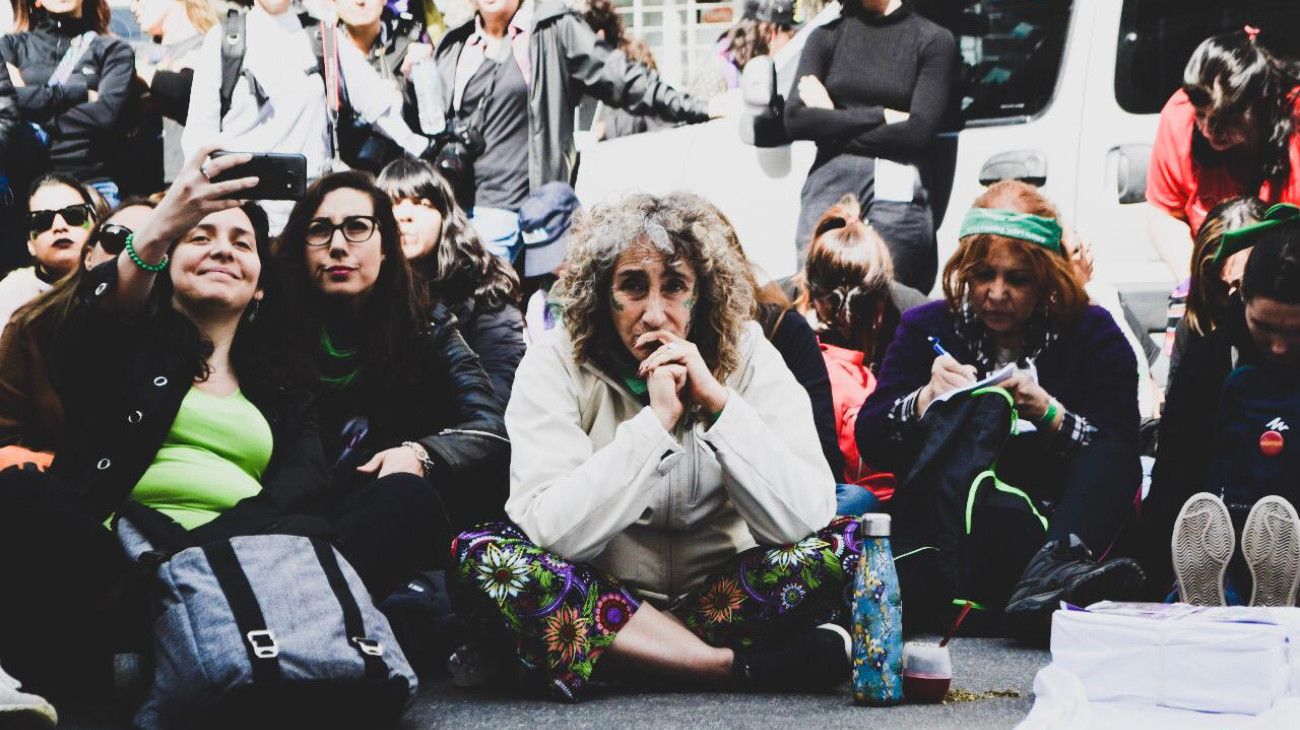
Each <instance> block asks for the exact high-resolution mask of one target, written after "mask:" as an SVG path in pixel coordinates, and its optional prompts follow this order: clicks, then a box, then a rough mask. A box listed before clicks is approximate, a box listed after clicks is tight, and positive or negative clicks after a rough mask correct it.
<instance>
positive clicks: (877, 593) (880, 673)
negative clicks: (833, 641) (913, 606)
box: [853, 514, 903, 705]
mask: <svg viewBox="0 0 1300 730" xmlns="http://www.w3.org/2000/svg"><path fill="white" fill-rule="evenodd" d="M858 525H859V530H858V532H859V536H860V537H861V539H862V557H861V558H860V559H859V561H858V574H857V576H856V577H855V578H854V583H853V701H854V703H856V704H859V705H894V704H898V703H899V702H902V701H903V602H902V599H901V598H899V595H898V573H896V572H895V571H894V555H893V552H892V551H890V549H889V515H883V514H866V515H863V516H862V520H861V521H860V522H859V523H858Z"/></svg>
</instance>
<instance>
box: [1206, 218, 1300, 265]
mask: <svg viewBox="0 0 1300 730" xmlns="http://www.w3.org/2000/svg"><path fill="white" fill-rule="evenodd" d="M1287 225H1292V226H1300V208H1297V207H1296V206H1294V205H1291V204H1289V203H1278V204H1277V205H1275V206H1273V207H1272V208H1269V209H1268V212H1267V213H1265V214H1264V217H1263V218H1261V219H1260V220H1259V222H1258V223H1251V224H1250V225H1248V226H1242V227H1241V228H1238V229H1237V230H1235V231H1228V232H1227V233H1225V234H1223V238H1222V239H1220V240H1219V248H1218V249H1217V250H1216V251H1215V252H1214V258H1213V259H1211V262H1212V263H1216V264H1219V263H1223V262H1224V261H1226V260H1227V259H1228V258H1230V257H1231V256H1232V255H1233V254H1235V253H1238V252H1241V251H1245V250H1246V249H1248V248H1250V247H1251V246H1254V245H1255V242H1256V241H1258V240H1259V239H1260V237H1261V236H1263V235H1264V233H1265V232H1267V231H1271V230H1273V229H1274V228H1277V227H1279V226H1287Z"/></svg>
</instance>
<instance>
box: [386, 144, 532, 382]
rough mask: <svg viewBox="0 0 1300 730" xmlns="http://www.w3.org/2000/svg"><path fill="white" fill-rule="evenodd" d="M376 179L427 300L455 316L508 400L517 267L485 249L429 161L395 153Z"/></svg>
mask: <svg viewBox="0 0 1300 730" xmlns="http://www.w3.org/2000/svg"><path fill="white" fill-rule="evenodd" d="M376 184H377V185H379V187H380V188H382V189H383V190H384V192H385V193H387V194H388V197H389V199H391V200H392V201H393V214H394V215H396V216H397V226H398V228H399V230H400V231H401V233H402V253H403V254H404V255H405V256H406V259H407V261H409V262H410V264H411V271H412V274H413V275H414V276H415V280H416V283H417V285H419V286H423V287H425V288H426V289H427V293H428V296H429V299H430V303H431V304H443V305H445V306H446V307H447V308H448V309H449V310H451V312H452V313H453V314H455V315H456V319H457V322H458V324H457V326H458V328H459V329H460V332H461V334H462V335H463V336H464V337H465V342H467V343H469V346H470V347H472V348H473V349H474V352H476V353H478V356H479V359H480V360H482V362H483V369H484V370H486V371H487V373H488V377H489V378H491V379H492V387H493V389H495V390H496V394H497V397H498V398H500V399H501V402H502V403H507V402H509V401H510V388H511V386H512V385H513V384H514V382H515V370H516V369H518V367H519V361H520V360H522V359H523V357H524V334H523V332H524V318H523V313H522V312H520V310H519V278H518V276H516V274H515V270H514V269H513V268H512V267H511V266H510V264H508V263H506V262H504V261H502V260H501V258H500V257H497V256H493V255H492V254H491V253H489V252H488V250H487V248H486V247H485V246H484V245H483V242H482V240H480V239H479V236H478V232H477V231H476V230H475V229H474V227H473V226H472V225H470V222H469V216H468V215H466V214H465V211H464V210H463V209H462V208H461V207H460V205H459V204H457V202H456V195H455V193H454V192H453V191H452V189H451V185H450V184H449V183H448V182H447V180H446V179H445V178H443V177H442V175H439V174H438V172H437V171H436V170H434V169H433V166H432V165H430V164H429V163H427V162H424V161H423V160H416V159H412V158H410V157H405V158H402V159H399V160H395V161H393V162H391V163H389V164H388V166H387V167H385V168H384V170H383V172H381V173H380V174H379V179H378V180H377V181H376Z"/></svg>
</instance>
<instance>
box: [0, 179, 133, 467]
mask: <svg viewBox="0 0 1300 730" xmlns="http://www.w3.org/2000/svg"><path fill="white" fill-rule="evenodd" d="M154 206H155V204H154V203H153V202H150V201H149V200H147V199H144V198H135V199H132V200H128V201H126V202H124V203H122V204H121V205H119V206H118V207H117V209H116V210H114V211H113V212H112V213H110V214H109V215H108V217H107V218H106V219H105V220H104V222H103V223H101V224H99V225H98V226H97V227H96V228H95V229H94V231H93V232H92V233H91V234H90V238H89V240H87V241H86V245H85V246H84V247H83V251H82V259H81V265H80V266H78V267H76V268H74V269H73V270H72V272H71V273H70V274H69V275H68V276H65V277H63V278H62V279H60V280H59V281H58V282H57V283H55V284H54V286H53V288H51V289H50V290H49V291H47V292H45V293H43V294H40V295H38V296H37V297H36V298H34V299H32V300H31V301H30V302H28V303H26V304H24V305H23V306H21V307H19V309H18V311H16V312H14V314H13V317H11V318H10V320H9V325H8V326H7V327H6V328H5V330H4V335H3V336H0V468H4V467H7V466H11V465H14V464H24V463H34V464H37V465H38V466H41V467H47V466H49V464H50V461H51V460H52V458H53V456H54V448H55V446H56V444H57V443H58V440H59V437H60V436H61V434H62V433H63V402H62V401H61V400H60V399H59V395H58V393H57V392H55V390H54V386H53V384H52V382H51V380H50V377H51V369H50V362H49V354H50V348H51V347H52V346H53V342H54V337H55V335H57V334H58V332H59V330H60V329H61V328H62V327H63V323H64V322H65V321H66V320H67V318H68V315H69V314H71V312H72V307H73V305H74V304H75V303H76V298H77V289H78V287H79V286H80V284H81V279H82V276H83V275H84V273H85V272H86V271H89V270H91V269H93V268H95V267H96V266H98V265H99V264H101V263H103V262H105V261H108V260H110V259H112V258H113V257H115V256H117V255H118V254H120V253H122V243H123V235H122V232H123V231H127V232H129V231H132V230H138V229H139V228H140V227H141V226H143V225H144V223H145V222H146V221H147V220H148V219H149V216H150V215H151V214H152V212H153V209H154Z"/></svg>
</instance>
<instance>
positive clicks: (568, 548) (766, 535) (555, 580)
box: [452, 194, 859, 700]
mask: <svg viewBox="0 0 1300 730" xmlns="http://www.w3.org/2000/svg"><path fill="white" fill-rule="evenodd" d="M571 235H572V236H573V239H572V240H571V243H570V246H571V247H570V252H571V253H570V257H569V261H568V268H567V271H566V273H565V275H564V278H563V279H562V280H561V281H560V284H559V289H558V290H559V292H560V296H561V298H562V301H563V303H564V305H565V314H564V322H565V327H564V328H563V329H558V328H557V329H555V330H551V332H550V333H549V335H548V338H547V339H543V340H542V341H540V342H538V343H535V344H534V345H533V347H532V348H531V349H529V351H528V353H527V354H526V355H525V356H524V360H523V363H522V364H520V366H519V372H518V375H517V376H516V381H515V389H514V392H513V394H512V397H511V400H510V404H509V406H508V408H507V410H506V427H507V430H508V431H509V434H510V440H511V442H512V444H513V445H514V447H513V448H514V454H513V459H512V463H511V493H510V499H509V501H508V502H507V504H506V513H507V514H508V516H509V517H510V519H511V520H512V521H513V523H498V524H490V525H484V526H482V527H480V528H477V529H475V530H472V531H470V532H466V533H463V534H461V535H460V536H459V537H458V538H457V539H456V541H455V542H454V543H453V546H452V550H453V554H454V555H455V557H456V560H457V566H458V568H457V570H456V577H457V581H458V591H457V593H458V596H459V606H458V609H459V612H460V613H461V615H462V616H464V617H466V619H467V620H468V621H470V622H471V623H473V624H475V625H476V626H478V627H479V628H481V629H484V630H487V631H494V632H496V633H497V634H498V635H499V634H500V633H501V632H502V630H503V629H504V631H505V632H506V633H507V634H509V635H510V638H511V639H512V642H511V643H512V644H513V645H514V646H516V647H518V650H519V658H520V660H521V661H522V663H523V665H524V666H525V667H528V668H530V669H532V670H533V671H534V672H536V673H537V674H538V675H540V676H539V678H540V679H541V680H542V681H543V682H545V683H546V684H548V685H549V686H550V687H551V689H552V690H553V691H554V692H556V693H557V694H558V695H559V696H563V697H565V698H568V699H570V700H576V699H578V697H579V696H580V694H581V691H582V689H583V687H584V686H585V685H586V683H587V681H588V680H589V679H590V677H591V675H592V671H593V670H594V668H595V666H596V663H597V661H598V660H599V659H601V658H602V657H604V656H608V657H611V658H613V659H614V661H612V662H610V663H609V664H608V665H604V664H603V665H602V666H603V667H607V668H610V669H613V670H614V671H617V670H618V669H624V670H631V671H632V672H633V673H634V674H635V675H636V676H644V675H645V674H646V673H650V674H654V675H658V676H664V677H668V678H670V679H676V680H681V681H688V682H691V683H692V684H693V685H694V686H701V685H708V686H719V687H724V686H740V687H745V688H750V689H769V690H775V689H787V690H810V689H825V688H829V687H833V686H836V685H838V684H839V683H841V682H842V681H844V680H845V679H846V678H847V677H848V673H849V662H848V651H847V649H848V633H847V632H846V631H844V629H843V628H842V626H840V625H837V624H836V623H835V622H836V621H839V622H840V623H841V624H843V623H844V619H845V616H844V613H845V609H846V606H845V605H844V600H843V595H844V587H845V585H846V583H847V582H848V581H849V580H850V579H851V577H852V571H853V569H854V567H855V566H856V564H857V563H856V558H857V556H858V554H859V542H858V540H857V539H856V536H855V533H854V527H855V523H853V522H851V521H849V520H848V519H838V520H836V521H832V519H833V518H834V513H835V483H834V479H833V478H832V476H831V473H830V470H829V469H828V468H827V466H826V462H825V459H824V458H823V457H822V453H821V449H820V447H819V444H818V439H817V432H816V430H815V429H814V427H813V420H812V411H811V407H810V406H809V402H808V395H807V393H806V392H805V391H804V390H803V388H801V387H800V386H799V384H798V383H797V382H796V381H795V379H794V376H792V375H791V374H790V371H789V370H788V369H787V368H786V366H785V364H784V363H783V362H782V361H781V356H780V355H779V354H777V352H776V350H775V349H774V348H773V347H772V345H771V344H769V343H768V341H767V340H766V339H765V338H764V336H763V332H762V329H761V328H760V327H759V325H758V324H757V323H756V322H754V321H753V319H752V317H753V312H754V292H753V288H752V285H751V284H750V277H749V276H748V275H747V272H746V269H745V266H746V264H745V262H744V261H743V260H742V259H741V258H740V257H739V256H738V255H737V254H736V252H735V251H734V250H733V249H732V248H731V247H730V246H729V245H728V242H727V238H726V235H725V231H724V230H723V228H722V226H721V225H720V224H719V222H718V219H717V216H716V215H714V214H713V213H712V212H711V209H710V207H709V206H708V204H707V203H705V202H704V201H703V200H702V199H700V198H698V197H695V196H692V195H685V194H675V195H670V196H666V197H655V196H649V195H636V196H631V197H629V198H626V199H624V200H623V201H621V202H619V203H617V204H613V205H608V206H603V207H597V208H595V209H594V210H593V211H591V213H590V214H588V215H587V216H585V217H584V218H583V219H581V220H579V221H578V223H577V224H576V225H575V227H574V230H573V232H572V234H571Z"/></svg>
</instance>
